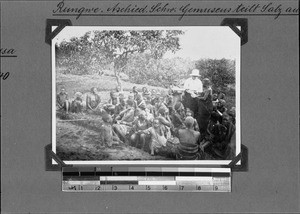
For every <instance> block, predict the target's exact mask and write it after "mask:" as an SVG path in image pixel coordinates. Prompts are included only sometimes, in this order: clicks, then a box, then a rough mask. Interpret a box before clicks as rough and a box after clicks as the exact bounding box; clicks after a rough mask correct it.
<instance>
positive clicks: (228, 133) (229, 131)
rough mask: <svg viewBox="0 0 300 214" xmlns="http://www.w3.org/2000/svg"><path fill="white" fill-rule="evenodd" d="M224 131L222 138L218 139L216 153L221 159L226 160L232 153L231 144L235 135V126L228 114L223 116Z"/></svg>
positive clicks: (215, 145) (215, 146) (215, 147)
mask: <svg viewBox="0 0 300 214" xmlns="http://www.w3.org/2000/svg"><path fill="white" fill-rule="evenodd" d="M221 125H222V126H223V127H224V131H223V133H222V136H221V137H220V138H219V139H218V141H217V143H215V144H214V150H213V151H214V153H215V154H216V155H217V156H218V157H219V158H221V159H226V157H227V156H228V155H229V153H230V152H231V151H230V150H231V147H230V146H229V145H230V142H231V138H232V136H233V134H234V133H235V126H234V125H233V124H232V123H231V122H230V117H229V115H228V114H226V113H225V114H223V118H222V124H221ZM233 146H235V145H233Z"/></svg>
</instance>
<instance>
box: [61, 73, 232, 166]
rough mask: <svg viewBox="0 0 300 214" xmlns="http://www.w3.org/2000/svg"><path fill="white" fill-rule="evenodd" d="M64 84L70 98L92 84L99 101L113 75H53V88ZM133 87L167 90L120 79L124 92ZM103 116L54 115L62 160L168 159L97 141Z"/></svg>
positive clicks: (105, 95)
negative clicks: (109, 145)
mask: <svg viewBox="0 0 300 214" xmlns="http://www.w3.org/2000/svg"><path fill="white" fill-rule="evenodd" d="M62 86H63V87H65V89H66V91H67V92H68V94H69V97H70V98H72V97H73V96H74V94H75V93H76V92H81V93H83V94H86V93H87V92H89V91H90V89H91V88H92V87H97V88H98V90H99V94H100V96H101V100H102V102H106V101H107V100H108V99H109V92H110V91H111V90H113V89H115V88H116V86H117V82H116V78H115V77H112V76H104V75H103V76H99V75H71V74H61V73H58V74H57V76H56V88H57V91H59V89H60V87H62ZM133 86H137V89H138V90H141V89H142V87H144V86H146V87H147V88H148V89H150V90H151V89H156V90H159V91H163V92H165V93H167V89H164V88H159V87H153V86H148V85H138V84H133V83H130V82H125V81H122V87H123V90H124V93H125V94H129V92H130V91H131V90H132V87H133ZM226 101H227V103H226V107H227V108H228V109H230V107H232V106H234V103H235V97H234V96H227V97H226ZM101 124H102V118H101V116H99V115H95V114H87V113H82V114H72V113H69V114H68V115H64V114H61V113H58V114H57V123H56V131H57V134H56V137H57V142H56V150H57V155H58V156H59V157H60V158H61V159H62V160H64V161H66V160H68V161H70V160H168V159H167V158H165V157H162V156H151V155H150V154H149V153H147V152H145V151H143V150H141V149H138V148H135V147H132V146H130V145H126V144H124V143H120V144H119V145H113V146H112V147H111V148H108V147H107V146H106V145H105V144H103V143H102V142H101V140H100V135H99V133H100V126H101Z"/></svg>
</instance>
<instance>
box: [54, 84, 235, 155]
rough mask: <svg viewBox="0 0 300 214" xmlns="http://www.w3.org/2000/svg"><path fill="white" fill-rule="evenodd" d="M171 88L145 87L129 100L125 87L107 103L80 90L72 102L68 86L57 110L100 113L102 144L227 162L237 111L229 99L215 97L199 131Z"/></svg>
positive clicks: (95, 93) (93, 93) (93, 90)
mask: <svg viewBox="0 0 300 214" xmlns="http://www.w3.org/2000/svg"><path fill="white" fill-rule="evenodd" d="M172 93H173V92H172V90H170V91H169V93H166V94H164V93H161V92H160V91H157V90H155V89H153V90H151V91H150V90H148V89H147V88H146V87H144V88H143V89H142V91H141V92H140V91H138V90H137V88H136V87H133V89H132V91H131V92H130V93H129V94H128V95H127V96H125V93H124V92H123V90H121V87H119V86H118V87H117V88H116V89H115V90H113V91H111V92H110V99H109V100H108V101H107V102H105V103H103V102H101V98H100V95H99V94H98V90H97V88H96V87H93V88H91V90H90V93H88V94H87V95H86V97H85V99H84V98H83V94H82V93H80V92H76V93H75V95H74V98H73V99H72V100H71V99H69V97H68V93H67V92H66V90H65V88H61V91H60V92H59V93H58V94H57V97H56V98H57V108H58V110H62V111H64V112H66V113H68V112H73V113H81V112H84V111H85V112H87V113H89V114H99V115H101V116H102V120H103V123H102V125H101V127H100V137H101V142H102V143H105V144H106V145H107V146H108V147H111V146H112V145H113V144H120V143H125V144H127V145H130V146H133V147H136V148H139V149H142V150H144V151H146V152H149V153H150V154H151V155H160V156H165V157H167V158H169V159H178V160H196V159H204V158H205V155H204V154H205V153H208V154H209V155H210V157H213V158H215V159H226V158H228V155H229V153H230V152H232V151H231V150H232V148H231V147H230V140H231V137H232V135H233V133H234V131H235V109H234V108H232V109H230V110H227V109H226V108H225V104H226V102H225V95H224V94H223V93H219V94H213V96H212V100H211V101H212V104H213V109H212V111H211V112H210V119H209V123H208V125H207V128H206V130H205V131H201V133H200V129H199V123H200V126H201V121H197V120H196V119H195V118H196V117H195V115H194V112H193V111H192V110H191V109H189V108H187V107H185V106H184V105H183V102H181V101H180V99H179V100H178V99H176V100H174V97H173V94H172Z"/></svg>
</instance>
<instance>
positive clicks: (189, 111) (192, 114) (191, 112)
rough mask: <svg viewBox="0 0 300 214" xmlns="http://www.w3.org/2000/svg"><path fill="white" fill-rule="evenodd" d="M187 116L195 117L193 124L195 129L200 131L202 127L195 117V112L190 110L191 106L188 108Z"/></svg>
mask: <svg viewBox="0 0 300 214" xmlns="http://www.w3.org/2000/svg"><path fill="white" fill-rule="evenodd" d="M186 117H193V118H194V124H193V127H194V130H195V131H198V132H199V131H200V129H199V125H198V122H197V120H196V119H195V117H194V112H193V111H192V110H190V109H189V108H187V109H186Z"/></svg>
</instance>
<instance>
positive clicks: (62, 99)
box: [56, 87, 70, 113]
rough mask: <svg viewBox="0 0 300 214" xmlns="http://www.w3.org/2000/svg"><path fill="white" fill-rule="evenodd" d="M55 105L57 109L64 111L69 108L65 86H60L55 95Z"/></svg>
mask: <svg viewBox="0 0 300 214" xmlns="http://www.w3.org/2000/svg"><path fill="white" fill-rule="evenodd" d="M56 105H57V107H58V110H63V111H65V112H66V113H68V112H69V110H70V102H69V96H68V93H67V92H66V89H65V87H61V89H60V92H59V93H58V94H57V95H56Z"/></svg>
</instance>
